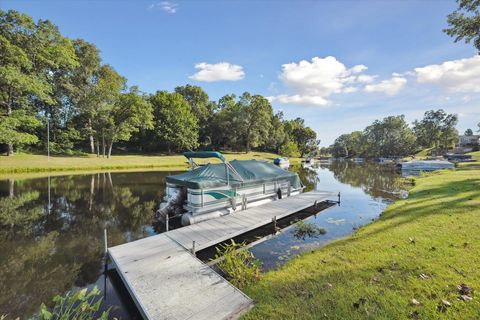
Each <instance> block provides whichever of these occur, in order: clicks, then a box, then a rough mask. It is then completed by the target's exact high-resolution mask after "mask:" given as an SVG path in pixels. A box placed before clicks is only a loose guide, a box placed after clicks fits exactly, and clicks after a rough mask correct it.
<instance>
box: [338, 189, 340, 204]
mask: <svg viewBox="0 0 480 320" xmlns="http://www.w3.org/2000/svg"><path fill="white" fill-rule="evenodd" d="M338 204H340V192H339V193H338Z"/></svg>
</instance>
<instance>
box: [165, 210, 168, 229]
mask: <svg viewBox="0 0 480 320" xmlns="http://www.w3.org/2000/svg"><path fill="white" fill-rule="evenodd" d="M168 219H169V218H168V213H167V214H166V215H165V231H168Z"/></svg>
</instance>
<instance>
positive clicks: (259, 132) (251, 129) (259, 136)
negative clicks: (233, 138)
mask: <svg viewBox="0 0 480 320" xmlns="http://www.w3.org/2000/svg"><path fill="white" fill-rule="evenodd" d="M238 105H239V111H240V117H241V122H240V124H241V128H240V129H241V133H242V136H243V139H244V143H245V152H249V151H250V149H251V148H252V147H254V148H255V147H258V146H260V145H263V144H264V143H265V141H266V137H267V135H268V132H269V130H270V127H271V123H270V121H271V115H272V106H271V105H270V102H268V100H267V99H266V98H264V97H262V96H260V95H253V96H252V95H250V94H249V93H248V92H245V93H243V95H242V96H241V97H240V100H239V101H238Z"/></svg>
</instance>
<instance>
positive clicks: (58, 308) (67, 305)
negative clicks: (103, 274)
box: [33, 287, 110, 320]
mask: <svg viewBox="0 0 480 320" xmlns="http://www.w3.org/2000/svg"><path fill="white" fill-rule="evenodd" d="M99 295H100V290H98V288H97V287H94V288H93V289H92V290H91V291H90V292H87V289H83V290H79V291H77V292H75V293H71V292H68V293H67V294H66V295H65V296H64V297H62V296H56V297H54V298H53V302H54V304H55V305H54V307H53V308H51V309H50V310H49V309H48V308H47V306H45V304H43V303H42V305H41V306H40V312H39V313H38V314H37V315H35V316H34V317H33V319H38V320H70V319H75V320H87V319H98V320H107V319H108V318H109V317H108V316H109V313H110V308H109V309H108V310H107V311H104V312H102V314H101V315H100V316H99V317H98V316H96V314H97V313H98V310H99V309H100V305H101V304H102V297H99Z"/></svg>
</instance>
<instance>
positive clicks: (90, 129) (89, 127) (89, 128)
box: [88, 119, 95, 154]
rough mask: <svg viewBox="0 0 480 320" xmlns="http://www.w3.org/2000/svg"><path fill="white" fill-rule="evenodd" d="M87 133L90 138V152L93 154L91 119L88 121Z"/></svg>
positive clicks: (93, 142) (93, 143)
mask: <svg viewBox="0 0 480 320" xmlns="http://www.w3.org/2000/svg"><path fill="white" fill-rule="evenodd" d="M88 132H89V138H90V150H91V151H92V154H95V140H94V139H93V129H92V119H88Z"/></svg>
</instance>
